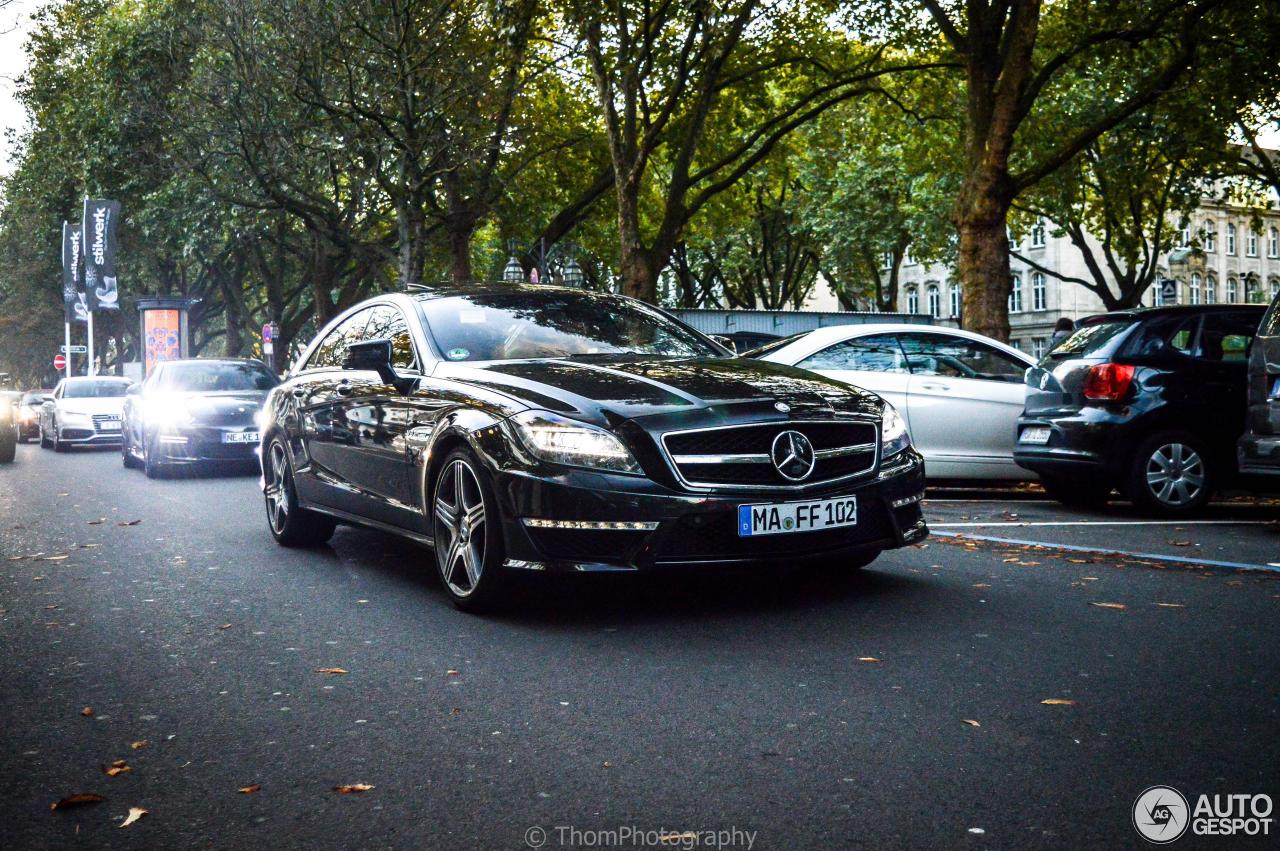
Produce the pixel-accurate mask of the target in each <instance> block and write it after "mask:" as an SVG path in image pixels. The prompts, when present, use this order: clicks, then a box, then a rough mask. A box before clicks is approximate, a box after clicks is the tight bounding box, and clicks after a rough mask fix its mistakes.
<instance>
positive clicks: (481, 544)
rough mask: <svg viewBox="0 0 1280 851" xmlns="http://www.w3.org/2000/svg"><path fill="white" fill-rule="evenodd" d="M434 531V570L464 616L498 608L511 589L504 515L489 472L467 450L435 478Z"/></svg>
mask: <svg viewBox="0 0 1280 851" xmlns="http://www.w3.org/2000/svg"><path fill="white" fill-rule="evenodd" d="M431 528H432V537H433V539H434V541H435V546H434V551H435V562H436V571H437V572H438V573H439V574H440V584H441V585H443V586H444V590H445V593H446V594H448V595H449V600H450V601H451V602H452V603H453V605H454V606H456V607H457V608H459V609H461V610H462V611H464V612H484V611H492V610H493V609H494V608H495V607H497V606H499V605H500V604H501V603H502V602H503V600H504V599H505V597H506V591H507V589H508V586H509V584H510V577H509V576H507V575H506V574H505V573H504V570H503V566H502V565H503V562H504V561H505V560H506V546H505V542H504V541H503V539H502V516H501V514H500V513H499V509H498V500H497V497H496V496H495V495H494V491H493V485H492V484H491V483H490V481H489V475H488V471H487V470H486V469H485V467H484V466H483V465H482V464H481V463H480V461H479V459H477V458H476V457H475V455H474V453H472V452H471V450H469V449H467V448H465V447H458V448H457V449H454V450H453V451H452V452H450V453H449V454H448V455H447V456H446V457H445V459H444V465H443V466H442V467H441V469H440V475H439V476H437V477H436V486H435V488H434V492H433V493H432V495H431ZM477 532H479V533H480V534H476V533H477Z"/></svg>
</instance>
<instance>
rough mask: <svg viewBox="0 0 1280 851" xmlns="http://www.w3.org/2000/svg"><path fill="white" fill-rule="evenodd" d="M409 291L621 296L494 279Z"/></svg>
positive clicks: (417, 294) (421, 296) (419, 294)
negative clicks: (509, 282)
mask: <svg viewBox="0 0 1280 851" xmlns="http://www.w3.org/2000/svg"><path fill="white" fill-rule="evenodd" d="M408 293H409V295H411V296H413V297H414V298H415V299H416V300H417V301H431V300H432V299H437V298H447V297H449V296H459V295H478V294H481V293H542V294H549V293H557V294H569V293H572V294H574V295H588V296H592V295H594V296H609V295H613V296H614V297H615V298H618V297H620V296H616V295H615V294H614V293H598V292H595V291H594V290H585V289H581V288H579V287H559V286H554V285H551V284H523V283H521V284H508V283H504V282H493V281H468V282H464V283H453V282H450V281H442V282H440V283H437V284H410V285H409V288H408ZM388 295H391V293H388Z"/></svg>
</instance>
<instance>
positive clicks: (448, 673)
mask: <svg viewBox="0 0 1280 851" xmlns="http://www.w3.org/2000/svg"><path fill="white" fill-rule="evenodd" d="M444 675H445V676H446V677H456V676H458V672H457V671H455V670H453V669H452V668H450V669H449V670H447V671H445V672H444Z"/></svg>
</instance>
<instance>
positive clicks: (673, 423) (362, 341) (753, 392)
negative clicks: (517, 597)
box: [261, 285, 927, 609]
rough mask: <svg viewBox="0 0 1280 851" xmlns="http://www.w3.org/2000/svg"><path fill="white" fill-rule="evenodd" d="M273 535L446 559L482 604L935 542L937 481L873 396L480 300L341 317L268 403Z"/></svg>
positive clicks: (375, 304) (433, 299)
mask: <svg viewBox="0 0 1280 851" xmlns="http://www.w3.org/2000/svg"><path fill="white" fill-rule="evenodd" d="M261 451H262V470H263V490H264V493H265V497H266V510H267V520H268V522H269V525H270V529H271V533H272V534H273V535H274V536H275V538H276V540H277V541H279V542H280V543H281V544H284V545H287V546H305V545H315V544H318V543H322V542H324V541H326V540H327V539H328V538H329V537H330V535H332V534H333V529H334V525H335V523H336V522H351V523H358V524H363V525H366V526H372V527H375V528H379V529H385V530H388V531H392V532H396V533H398V534H401V535H404V536H407V537H409V538H412V539H415V540H417V541H420V542H422V543H425V544H428V545H431V546H432V547H433V548H434V551H435V561H436V566H437V569H438V570H439V573H440V576H441V579H442V582H443V585H444V587H445V589H446V590H447V592H448V594H449V596H450V597H451V599H452V600H453V602H454V603H455V604H456V605H457V606H459V607H460V608H463V609H479V608H483V607H484V606H486V605H488V604H490V603H491V602H493V601H494V600H495V598H496V597H497V596H498V595H499V594H501V592H502V589H503V585H504V584H505V580H506V579H507V578H509V577H510V576H511V573H512V571H517V570H521V571H600V570H604V571H611V570H646V569H651V568H656V567H661V566H666V565H690V564H694V565H696V564H726V563H747V562H760V561H775V562H776V561H782V560H788V561H789V560H793V559H797V558H800V557H815V556H816V557H838V558H840V559H842V560H843V563H844V564H847V565H848V566H849V567H850V568H851V569H852V568H857V567H861V566H863V565H866V564H868V563H870V562H871V561H872V560H873V559H874V558H875V557H876V555H878V554H879V553H880V552H881V551H882V550H885V549H889V548H893V547H901V546H903V545H905V544H907V543H910V542H914V541H918V540H920V539H922V538H924V537H925V536H926V534H927V528H926V526H925V522H924V519H923V517H922V515H921V510H920V499H921V497H922V496H923V491H924V469H923V467H924V464H923V460H922V459H921V457H920V455H919V454H918V453H917V452H916V451H915V450H914V449H913V448H912V447H911V443H910V438H909V437H908V435H907V431H906V427H905V424H904V423H903V420H902V418H901V417H900V416H899V415H898V413H897V411H895V410H894V409H893V407H892V406H890V405H889V404H887V403H886V402H884V401H883V400H882V399H880V398H879V397H877V396H875V395H874V394H871V393H868V392H866V391H863V390H859V389H858V388H856V387H852V386H850V385H848V384H844V383H842V382H839V381H835V380H832V379H827V378H823V377H821V376H819V375H815V374H814V373H811V372H807V371H804V370H801V369H797V368H795V367H790V366H784V365H781V364H773V363H765V362H762V361H756V360H742V359H738V358H735V357H734V356H733V355H732V354H731V353H730V352H729V351H728V350H727V349H724V348H723V347H721V346H720V345H718V344H717V343H715V342H714V341H712V340H711V339H709V338H707V337H705V336H703V335H702V334H700V333H698V332H697V331H694V330H693V329H692V328H689V327H688V326H686V325H684V324H682V323H680V322H679V321H677V320H676V319H674V318H673V317H671V316H669V315H667V314H666V313H664V312H662V311H661V310H658V309H655V308H653V307H650V306H648V305H646V304H644V303H641V302H638V301H635V300H632V299H628V298H622V297H619V296H611V295H600V294H594V293H589V292H584V291H581V290H568V289H558V288H551V287H538V286H532V287H530V286H511V285H477V286H474V287H469V288H466V289H465V290H464V289H452V288H447V287H440V288H432V289H417V290H413V291H410V292H409V293H406V294H390V295H384V296H380V297H377V298H374V299H371V300H369V301H366V302H364V303H362V304H358V305H356V306H355V307H352V308H351V309H349V310H347V311H346V312H345V313H343V314H342V315H340V316H338V317H337V318H335V319H334V320H333V321H332V322H330V323H329V325H328V326H327V327H326V328H325V329H324V330H323V331H322V332H321V333H320V334H319V335H318V336H317V337H316V338H315V340H313V341H312V342H311V344H310V345H309V346H308V347H307V348H306V349H305V351H304V352H303V353H302V354H301V356H300V357H299V359H298V360H297V362H296V363H295V364H294V365H293V368H292V370H291V371H290V373H289V374H288V375H287V376H286V378H285V381H284V382H283V383H282V384H281V385H280V386H279V387H277V388H275V389H274V390H273V391H272V392H271V393H270V395H269V396H268V398H267V402H266V406H265V410H264V413H263V430H262V450H261Z"/></svg>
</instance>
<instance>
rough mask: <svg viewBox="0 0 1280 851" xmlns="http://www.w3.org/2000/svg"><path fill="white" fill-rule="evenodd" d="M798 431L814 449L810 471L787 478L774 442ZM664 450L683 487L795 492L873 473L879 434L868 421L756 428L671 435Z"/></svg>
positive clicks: (665, 442)
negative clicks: (775, 461)
mask: <svg viewBox="0 0 1280 851" xmlns="http://www.w3.org/2000/svg"><path fill="white" fill-rule="evenodd" d="M784 431H798V432H800V433H801V434H803V435H804V436H805V437H807V438H808V439H809V442H810V443H811V444H813V448H814V452H815V455H816V460H815V463H814V468H813V472H811V473H810V474H809V476H808V477H806V478H805V479H803V480H802V481H799V482H796V481H792V480H790V479H787V478H786V477H785V476H783V475H782V474H781V473H779V472H778V471H777V469H776V468H775V467H774V466H773V461H772V459H771V458H770V456H769V452H770V450H771V448H772V447H773V441H774V438H776V437H777V436H778V434H780V433H781V432H784ZM662 445H663V447H664V448H665V449H666V451H667V456H668V457H669V458H670V459H671V463H672V465H673V466H674V468H675V471H676V473H677V475H679V477H680V478H681V480H683V481H684V482H685V484H688V485H692V486H695V487H729V488H766V489H768V488H797V487H808V486H810V485H815V484H822V483H825V482H832V481H838V480H840V479H848V478H853V477H855V476H859V475H862V474H865V473H870V472H871V471H872V470H874V469H875V466H876V460H877V458H876V456H877V453H878V450H879V439H878V429H877V427H876V424H875V423H874V422H869V421H866V420H838V421H822V422H777V423H755V424H748V425H742V426H729V427H724V428H711V429H698V430H693V431H680V432H671V433H668V434H665V435H663V436H662Z"/></svg>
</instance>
